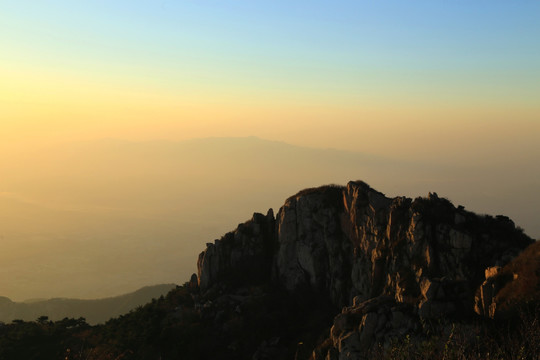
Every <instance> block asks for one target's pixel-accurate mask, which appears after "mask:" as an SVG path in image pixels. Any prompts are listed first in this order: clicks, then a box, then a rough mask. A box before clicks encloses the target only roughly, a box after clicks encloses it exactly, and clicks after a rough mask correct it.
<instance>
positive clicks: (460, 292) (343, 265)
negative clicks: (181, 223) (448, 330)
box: [198, 181, 532, 358]
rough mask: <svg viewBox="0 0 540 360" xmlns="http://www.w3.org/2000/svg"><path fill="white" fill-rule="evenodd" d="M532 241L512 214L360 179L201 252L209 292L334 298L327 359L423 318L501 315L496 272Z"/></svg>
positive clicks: (295, 199)
mask: <svg viewBox="0 0 540 360" xmlns="http://www.w3.org/2000/svg"><path fill="white" fill-rule="evenodd" d="M531 242H532V240H531V239H530V238H528V237H527V236H526V235H524V234H523V233H522V232H521V231H519V230H516V228H515V226H514V223H513V222H512V221H511V220H510V219H508V218H507V217H504V216H497V217H495V218H493V217H490V216H478V215H476V214H473V213H471V212H468V211H466V210H464V208H463V207H461V206H460V207H457V208H456V207H454V205H452V203H450V201H448V200H446V199H443V198H439V197H438V196H437V194H435V193H430V194H429V196H428V197H427V198H417V199H414V200H413V199H410V198H406V197H396V198H393V199H391V198H387V197H386V196H384V194H382V193H380V192H378V191H376V190H373V189H372V188H370V187H369V186H368V185H367V184H365V183H363V182H360V181H358V182H350V183H349V184H348V185H347V186H346V187H339V186H325V187H321V188H316V189H308V190H304V191H301V192H299V193H298V194H296V195H294V196H292V197H290V198H289V199H287V200H286V202H285V204H284V206H283V207H282V208H281V209H280V210H279V212H278V213H277V216H276V219H274V217H273V213H272V211H269V213H268V214H267V215H266V216H263V215H261V214H255V215H254V217H253V219H252V220H250V221H248V222H246V223H244V224H242V225H240V226H239V227H238V229H237V230H236V231H234V232H233V233H229V234H227V235H225V236H224V237H223V238H222V239H221V240H218V241H216V242H215V244H209V245H208V247H207V249H206V250H205V251H203V252H202V253H201V255H200V256H199V261H198V269H199V283H200V286H201V289H202V290H203V291H205V290H207V289H209V288H211V287H212V286H214V285H216V284H218V283H221V282H227V283H232V282H233V281H236V282H237V281H239V280H238V279H245V278H246V276H247V277H249V279H248V280H249V282H256V281H257V280H259V281H264V280H266V279H271V281H272V282H273V283H276V284H279V285H280V286H283V287H284V288H285V289H287V290H288V291H289V292H291V293H304V294H305V293H306V292H311V293H313V294H318V295H322V296H327V297H328V298H330V300H331V301H332V302H333V303H334V304H335V305H337V306H339V307H344V310H343V312H342V314H340V315H338V316H337V317H336V320H335V323H334V326H333V328H332V332H331V339H332V344H333V349H332V350H328V352H327V354H332V353H338V354H344V353H347V354H349V355H350V354H354V351H356V350H354V351H353V349H357V350H358V351H357V352H359V351H360V349H363V348H365V347H366V346H367V345H368V344H373V341H383V342H384V341H385V339H386V341H389V339H391V338H392V337H394V336H395V335H396V334H400V335H403V334H404V333H406V332H410V331H413V330H414V328H415V326H417V325H416V324H417V322H418V319H419V318H437V317H440V316H446V317H463V316H470V315H471V314H472V313H473V312H474V311H475V309H476V312H478V313H480V314H482V315H488V316H494V311H495V310H494V309H495V307H494V306H493V305H491V301H492V300H490V299H491V298H492V297H493V296H494V294H495V292H494V291H496V290H497V289H494V288H493V286H492V285H491V284H490V283H489V278H490V276H492V274H493V271H494V270H493V269H495V268H496V267H501V266H504V265H505V264H506V263H508V262H509V261H510V260H511V259H512V258H513V257H515V256H516V255H517V254H518V253H519V252H520V251H521V250H523V249H524V248H525V247H526V246H527V245H529V244H530V243H531ZM238 276H239V277H238ZM486 279H488V280H486ZM485 281H486V282H485ZM482 284H483V285H482ZM477 292H478V294H477ZM489 292H491V293H493V294H491V293H490V294H489V295H488V293H489ZM475 294H476V295H477V296H476V299H475ZM479 297H480V298H479ZM374 299H379V300H377V301H376V302H375V303H373V301H375V300H374ZM381 299H385V300H384V301H382V300H381ZM381 301H382V302H381ZM475 303H476V306H475ZM373 304H375V305H373ZM383 305H384V306H383ZM403 308H406V309H407V311H402V309H403ZM399 309H401V310H399ZM374 314H378V315H377V316H375V315H374ZM351 324H353V325H351ZM359 324H360V325H359ZM351 326H352V327H351ZM383 330H384V331H383ZM336 351H337V352H336ZM327 354H324V355H325V356H326V355H327ZM329 356H330V355H329ZM340 358H343V356H341V355H340ZM353 358H354V356H353Z"/></svg>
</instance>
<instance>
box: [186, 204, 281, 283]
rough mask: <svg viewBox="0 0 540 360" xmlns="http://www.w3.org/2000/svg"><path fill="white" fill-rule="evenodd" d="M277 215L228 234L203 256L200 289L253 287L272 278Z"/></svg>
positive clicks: (259, 216)
mask: <svg viewBox="0 0 540 360" xmlns="http://www.w3.org/2000/svg"><path fill="white" fill-rule="evenodd" d="M274 223H275V220H274V213H273V211H272V209H270V210H269V211H268V214H267V215H266V216H265V215H262V214H258V213H255V214H253V218H252V219H251V220H249V221H247V222H245V223H243V224H240V225H238V228H237V229H236V230H235V231H233V232H230V233H227V234H225V235H224V236H223V237H222V238H221V239H220V240H216V241H215V242H214V243H213V244H207V247H206V250H204V251H203V252H202V253H201V254H199V259H198V261H197V269H198V278H199V286H200V288H201V290H203V291H205V290H207V289H209V288H210V287H211V286H213V285H216V284H222V283H224V284H228V285H233V286H234V285H249V284H252V283H261V282H265V281H267V280H268V279H269V278H270V269H271V264H272V254H273V251H274V246H275V244H274V243H275V236H274V228H275V225H274Z"/></svg>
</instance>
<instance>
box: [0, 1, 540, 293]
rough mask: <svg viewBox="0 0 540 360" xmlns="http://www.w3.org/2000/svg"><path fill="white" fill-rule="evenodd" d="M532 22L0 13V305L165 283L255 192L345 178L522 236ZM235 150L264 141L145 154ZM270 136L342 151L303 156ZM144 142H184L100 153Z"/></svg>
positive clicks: (332, 13)
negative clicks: (435, 202) (431, 194)
mask: <svg viewBox="0 0 540 360" xmlns="http://www.w3.org/2000/svg"><path fill="white" fill-rule="evenodd" d="M539 19H540V1H536V0H535V1H526V0H524V1H509V0H504V1H498V0H490V1H487V0H475V1H470V0H467V1H465V0H452V1H449V0H444V1H439V0H429V1H403V0H399V1H397V0H396V1H375V0H373V1H360V0H359V1H292V0H289V1H281V0H278V1H276V0H268V1H264V2H263V1H254V0H242V1H237V0H229V1H223V0H215V1H206V0H190V1H187V0H186V1H180V0H177V1H155V0H153V1H140V0H130V1H123V0H122V1H120V0H106V1H103V0H93V1H82V0H81V1H77V0H71V1H59V0H47V1H41V0H34V1H30V0H17V1H5V0H0V237H1V240H2V246H3V249H4V250H5V251H3V252H2V253H1V255H2V257H1V258H0V263H1V264H2V267H1V268H0V284H2V289H0V296H4V295H5V296H10V297H13V298H15V299H25V298H28V297H44V296H47V297H48V296H76V297H94V296H98V295H99V296H110V295H116V294H118V293H117V292H115V291H132V290H134V289H135V288H136V286H143V285H148V284H152V283H156V282H170V281H171V277H174V278H173V279H172V281H177V280H175V279H178V278H177V276H178V277H180V279H178V281H179V283H182V282H183V281H184V280H185V279H187V278H188V277H189V274H191V272H192V271H193V270H194V268H193V267H194V265H195V260H196V254H197V253H198V252H199V251H200V250H201V249H202V248H203V246H204V243H206V242H208V241H210V240H211V239H212V237H211V236H220V235H221V234H223V231H226V230H223V229H228V230H230V229H232V228H233V227H234V224H237V223H238V222H239V221H243V219H244V220H245V219H247V218H248V217H249V215H250V214H251V212H252V211H266V209H268V207H270V206H276V204H274V203H271V204H270V203H269V202H270V200H268V198H270V199H271V201H272V202H273V201H274V200H275V202H276V203H278V202H279V201H281V200H284V199H285V198H286V197H287V196H289V195H291V194H292V193H294V192H295V191H298V190H300V189H301V188H305V187H307V186H315V185H320V184H322V183H332V182H338V183H344V181H347V180H350V179H355V178H356V179H358V178H362V179H364V180H369V183H370V185H372V186H373V187H374V188H376V189H378V190H381V191H383V192H387V193H388V192H390V195H391V196H396V195H408V196H417V195H425V194H426V193H427V192H428V191H434V190H436V191H439V193H440V194H443V195H444V196H449V197H450V198H451V199H452V200H455V201H457V204H463V205H465V206H466V207H467V209H470V210H473V211H479V212H485V213H493V214H498V213H503V214H508V215H509V216H511V217H513V218H515V219H516V221H517V222H516V223H517V224H518V225H520V226H524V227H525V230H526V231H531V232H532V234H531V235H533V236H536V237H537V236H538V234H539V231H540V230H539V229H540V228H539V227H538V225H537V224H538V213H539V211H540V208H539V206H540V195H539V193H538V189H540V166H538V164H540V141H539V140H540V20H539ZM247 136H255V137H259V138H264V139H268V140H272V141H273V142H264V141H259V140H257V139H255V138H249V139H247V140H246V139H244V140H242V141H240V142H239V143H240V144H241V143H245V142H246V141H247V143H254V144H259V143H260V144H272V143H274V141H277V142H276V143H275V144H274V145H273V146H274V147H271V149H274V150H268V149H267V150H266V152H265V151H262V150H258V151H253V153H250V154H248V155H250V156H253V158H250V159H251V161H245V159H244V162H242V159H241V158H244V157H245V154H243V153H242V154H240V155H238V154H237V153H234V154H235V155H231V156H227V152H226V151H225V152H224V151H219V152H215V154H217V155H216V156H211V157H210V158H209V159H210V160H208V159H207V158H205V157H204V156H203V155H204V154H207V153H209V151H210V153H211V150H212V149H211V148H210V147H211V145H205V146H207V147H208V149H207V148H204V147H199V148H193V149H196V150H185V149H192V148H189V146H188V145H189V143H190V141H186V142H185V143H182V142H180V141H179V142H171V143H169V142H167V141H155V142H149V143H145V142H143V141H140V140H144V141H146V140H163V139H164V140H186V139H192V138H208V137H235V138H236V140H235V139H233V140H231V144H236V143H238V141H239V140H238V137H247ZM104 138H107V139H110V138H113V140H101V139H104ZM126 140H128V141H126ZM215 140H216V139H213V140H211V141H206V140H205V141H202V142H201V144H212V143H214V141H215ZM278 142H286V143H289V144H293V145H297V146H302V147H306V146H307V147H311V148H336V149H343V150H348V151H350V150H352V151H354V152H355V153H354V156H353V155H352V153H348V152H340V151H338V152H331V153H334V154H343V159H342V160H343V161H341V160H340V159H335V161H334V160H333V161H332V162H331V164H332V165H331V166H330V165H328V162H326V163H325V162H324V161H323V160H324V159H321V158H318V157H315V159H316V160H312V161H310V162H308V164H306V162H299V158H298V157H296V158H295V156H298V154H299V153H301V154H307V153H310V154H311V153H312V152H311V150H309V151H307V150H306V149H304V148H298V149H300V150H298V151H295V150H291V149H293V148H294V147H288V146H285V145H283V144H281V145H280V146H278V147H275V146H277V145H276V144H280V143H278ZM194 143H197V141H195V142H194ZM218 143H219V141H218ZM107 144H109V145H107ZM115 144H116V145H115ZM118 144H120V145H121V146H120V145H118ZM122 144H124V145H122ZM126 144H129V145H126ZM152 144H153V145H152ZM186 144H188V145H186ZM150 145H152V146H155V147H156V148H160V146H161V148H164V149H169V150H170V149H177V148H178V149H184V150H182V151H180V150H178V151H179V152H178V153H177V152H175V151H176V150H175V151H172V152H171V151H169V152H167V151H165V152H164V154H176V155H178V156H180V157H179V158H178V157H174V156H171V155H164V156H170V158H167V159H161V158H160V159H157V160H152V161H148V164H149V165H148V167H146V168H145V167H142V166H141V157H140V155H136V156H133V157H128V156H126V158H125V159H124V160H122V161H119V160H118V154H116V155H117V156H116V157H115V156H111V154H113V155H114V152H115V151H117V150H118V149H117V147H119V146H120V148H122V146H127V148H129V149H132V148H133V149H142V150H137V151H142V153H145V151H147V150H148V146H150ZM107 146H109V147H107ZM186 146H188V147H186ZM235 146H236V145H235ZM88 147H90V148H88ZM202 148H204V149H205V151H202V150H200V149H202ZM248 148H249V147H248ZM263 148H264V149H266V148H265V147H263ZM62 149H65V150H62ZM77 149H79V150H77ZM81 149H87V150H88V156H87V157H84V156H82V155H81V156H82V157H81V156H79V155H80V154H79V153H81V151H82V154H86V153H85V152H84V151H83V150H81ZM99 149H101V152H100V150H99ZM103 149H108V150H107V151H105V150H103ZM111 149H113V150H111ZM114 149H117V150H114ZM197 149H198V150H197ZM276 149H277V150H276ZM279 149H289V150H287V153H286V154H285V153H282V152H279ZM154 150H155V149H154ZM154 150H152V151H154ZM214 150H215V149H214ZM77 151H79V152H77ZM152 151H150V153H153V152H152ZM190 151H191V152H190ZM317 151H319V150H316V151H315V152H314V153H317ZM193 152H195V154H193ZM198 152H201V154H199V153H198ZM274 152H277V153H274ZM357 152H359V153H367V154H368V156H364V155H362V154H358V153H357ZM120 153H122V152H120ZM128 153H129V154H131V153H130V152H128ZM318 153H320V154H322V153H324V151H319V152H318ZM77 154H79V155H77ZM134 154H137V152H136V151H135V153H134ZM295 154H296V155H295ZM370 154H371V155H375V156H370ZM90 155H92V156H90ZM197 155H198V156H197ZM218 155H219V156H222V158H220V157H219V156H218ZM280 156H281V157H282V159H281V158H280ZM336 156H337V155H336ZM216 158H219V159H221V160H220V161H218V162H217V161H216ZM259 158H260V159H264V161H261V162H259V161H258V159H259ZM66 159H67V160H66ZM69 159H71V160H72V161H71V162H70V161H68V160H69ZM115 159H116V160H117V162H115V161H114V160H115ZM122 159H123V158H122ZM179 159H180V160H181V159H184V160H185V161H184V166H182V162H181V161H180V160H179ZM201 159H202V160H201ZM204 159H206V160H204ZM253 159H255V160H253ZM271 159H274V161H273V162H272V161H271ZM278 159H279V161H278ZM351 159H353V160H351ZM358 159H360V160H358ZM361 159H379V160H377V161H378V162H377V163H372V164H371V165H372V167H369V166H367V165H366V166H364V167H362V160H361ZM395 160H398V161H395ZM111 161H112V163H111ZM379 162H380V163H379ZM254 163H256V164H257V165H258V166H260V167H261V169H258V168H257V167H256V166H254V165H253V164H254ZM288 163H291V164H295V165H294V166H293V165H287V164H288ZM340 163H342V166H341V167H339V166H338V165H339V164H340ZM384 164H387V167H385V165H384ZM388 164H393V165H392V166H390V165H388ZM158 165H161V166H162V167H159V166H158ZM334 165H335V166H334ZM336 166H338V167H337V168H336ZM145 169H146V170H145ZM339 169H341V170H339ZM381 169H382V170H381ZM203 170H204V171H203ZM338 170H339V171H338ZM122 174H124V175H122ZM141 174H143V175H144V176H150V178H151V179H150V180H152V181H150V180H148V179H146V178H145V177H144V176H143V177H142V178H139V175H140V176H142V175H141ZM173 174H176V175H175V176H176V177H174V176H172V175H173ZM217 174H218V176H216V175H217ZM158 175H159V176H158ZM152 176H154V177H152ZM216 178H218V179H219V181H218V182H217V183H218V184H216V181H215V180H216ZM190 179H191V180H190ZM224 179H225V180H224ZM257 179H258V180H257ZM319 179H321V180H319ZM254 180H257V181H259V182H257V181H254ZM371 180H373V183H372V182H371ZM156 184H157V185H156ZM227 184H229V185H230V186H229V187H227ZM194 188H196V189H200V190H199V191H193V189H194ZM156 189H157V190H156ZM261 189H267V191H261ZM210 190H213V191H214V193H212V191H210ZM171 194H176V195H175V196H172V195H171ZM212 194H214V195H212ZM222 194H226V195H227V197H226V198H223V199H222V200H221V202H216V201H217V200H216V198H220V196H222ZM264 196H267V197H268V198H265V197H264ZM156 199H157V200H156ZM242 199H243V200H242ZM158 200H159V201H158ZM100 201H101V202H100ZM177 203H178V205H176V204H177ZM149 204H150V205H152V206H153V207H152V206H150V205H149ZM205 204H207V205H205ZM199 208H200V211H199V210H194V209H199ZM96 209H97V210H96ZM111 209H113V210H114V211H113V210H111ZM118 209H120V210H118ZM171 209H176V210H174V211H173V210H171ZM182 209H184V210H185V211H184V210H182ZM209 209H210V210H213V211H214V212H216V214H218V215H216V214H214V215H211V213H210V212H209ZM246 209H247V210H246ZM109 210H110V211H109ZM175 211H176V212H175ZM182 211H183V212H182ZM154 212H155V214H154ZM147 213H152V214H154V215H152V216H154V217H151V216H150V215H148V214H147ZM163 213H166V214H167V215H163ZM220 214H225V215H223V216H222V215H220ZM147 217H149V218H148V219H147ZM142 218H144V219H146V220H145V221H141V220H137V219H142ZM6 219H8V220H6ZM179 219H182V221H185V223H183V222H182V221H180V222H179ZM189 219H191V220H189ZM209 219H212V220H210V221H209ZM220 219H221V220H220ZM230 219H235V220H234V221H232V220H231V221H229V220H230ZM167 221H168V222H167ZM189 221H191V222H189ZM220 221H221V222H220ZM96 224H97V225H96ZM103 224H104V225H103ZM201 228H203V230H202V231H200V230H199V229H201ZM214 230H215V234H214V233H212V235H210V232H209V231H214ZM218 230H219V231H218ZM156 231H158V232H159V231H161V232H159V234H158V235H159V236H158V237H159V239H160V240H159V241H154V240H155V237H156ZM205 231H206V232H205ZM4 235H5V236H4ZM126 244H129V246H126ZM152 251H153V252H152ZM25 254H26V255H25ZM151 254H154V255H151ZM158 254H161V255H159V256H158ZM179 254H182V256H185V257H186V259H184V260H182V261H180V260H179V259H178V256H179ZM188 255H189V259H187V258H188ZM64 259H67V260H64ZM180 267H183V268H182V269H184V270H181V269H180ZM133 269H135V270H133ZM182 271H183V272H182ZM36 274H38V275H36ZM81 279H83V280H84V281H81ZM8 283H9V284H11V287H10V286H9V284H8ZM128 285H129V286H130V288H129V289H127V288H126V286H128ZM122 286H123V287H122ZM77 291H78V292H77ZM113 292H114V293H113Z"/></svg>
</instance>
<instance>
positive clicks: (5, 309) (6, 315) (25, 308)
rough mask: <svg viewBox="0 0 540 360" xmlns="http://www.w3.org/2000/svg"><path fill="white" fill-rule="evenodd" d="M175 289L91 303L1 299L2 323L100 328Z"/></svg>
mask: <svg viewBox="0 0 540 360" xmlns="http://www.w3.org/2000/svg"><path fill="white" fill-rule="evenodd" d="M175 287H176V285H175V284H161V285H153V286H145V287H143V288H141V289H139V290H136V291H134V292H132V293H128V294H123V295H119V296H114V297H109V298H103V299H91V300H86V299H67V298H53V299H46V300H43V299H36V300H29V301H24V302H13V301H11V300H10V299H9V298H7V297H3V296H1V297H0V321H2V322H6V323H7V322H10V321H13V320H24V321H32V320H36V319H37V318H38V317H40V316H47V317H48V318H49V320H51V321H56V320H61V319H63V318H80V317H83V318H85V319H86V321H87V323H89V324H98V323H103V322H105V321H107V320H108V319H110V318H112V317H115V316H119V315H121V314H125V313H127V312H129V311H131V310H133V309H135V308H136V307H137V306H141V305H144V304H146V303H148V302H149V301H151V300H152V299H154V298H159V297H160V296H162V295H165V294H167V293H168V292H169V291H170V290H172V289H174V288H175Z"/></svg>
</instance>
